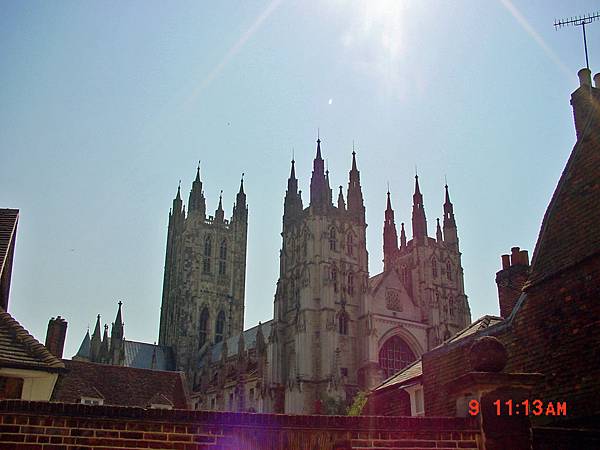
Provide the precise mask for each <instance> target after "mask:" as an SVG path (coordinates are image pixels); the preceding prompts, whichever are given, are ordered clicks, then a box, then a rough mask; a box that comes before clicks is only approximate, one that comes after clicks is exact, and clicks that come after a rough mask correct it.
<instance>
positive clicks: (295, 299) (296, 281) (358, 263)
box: [269, 139, 368, 413]
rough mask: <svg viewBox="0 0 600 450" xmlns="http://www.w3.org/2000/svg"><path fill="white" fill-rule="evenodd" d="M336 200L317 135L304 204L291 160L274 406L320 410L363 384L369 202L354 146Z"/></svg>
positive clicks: (273, 357) (273, 342) (273, 345)
mask: <svg viewBox="0 0 600 450" xmlns="http://www.w3.org/2000/svg"><path fill="white" fill-rule="evenodd" d="M346 199H347V206H346V201H345V199H344V193H343V188H342V186H340V188H339V193H338V196H337V202H336V205H334V203H333V192H332V189H331V187H330V183H329V173H328V171H325V168H324V160H323V158H322V155H321V141H320V139H319V140H317V150H316V156H315V158H314V160H313V171H312V176H311V182H310V204H309V205H308V206H307V207H306V208H304V207H303V204H302V198H301V192H300V191H298V180H297V179H296V171H295V162H294V161H292V168H291V173H290V178H289V179H288V189H287V192H286V195H285V200H284V215H283V231H282V238H283V239H282V248H281V252H280V274H279V280H278V282H277V288H276V293H275V305H274V320H273V325H272V328H271V335H270V338H269V339H270V352H271V354H270V358H269V359H270V361H271V367H270V374H269V378H270V380H269V384H270V386H271V389H272V391H273V392H274V393H275V394H274V395H273V396H272V397H273V404H272V406H271V410H272V411H277V412H286V413H306V412H314V411H315V408H316V406H315V405H317V404H319V403H320V402H323V401H326V400H327V399H333V400H336V399H341V400H345V399H346V392H347V391H352V392H354V391H355V390H356V389H357V383H358V380H357V371H358V367H357V359H356V357H355V355H356V354H357V352H358V345H359V344H358V342H357V333H358V318H359V316H360V314H361V310H362V304H363V303H364V297H365V293H366V285H367V279H368V254H367V249H366V235H365V230H366V226H367V225H366V223H365V209H364V204H363V198H362V190H361V186H360V174H359V171H358V169H357V165H356V154H355V153H354V152H353V153H352V169H351V170H350V173H349V183H348V189H347V191H346Z"/></svg>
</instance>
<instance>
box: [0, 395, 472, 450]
mask: <svg viewBox="0 0 600 450" xmlns="http://www.w3.org/2000/svg"><path fill="white" fill-rule="evenodd" d="M0 442H2V444H1V445H0V447H1V448H2V450H75V449H77V450H87V449H99V448H101V449H109V448H110V449H147V448H153V449H170V450H173V449H177V450H258V449H260V450H296V449H298V450H299V449H307V450H351V449H363V450H366V449H382V448H385V449H388V450H390V449H396V450H401V449H412V450H421V449H427V448H437V449H456V448H462V449H471V450H477V449H478V450H482V448H481V447H480V446H479V445H480V444H479V442H480V432H479V428H478V425H477V421H475V420H472V419H460V418H423V417H418V418H417V417H381V416H379V417H368V416H360V417H345V416H344V417H343V416H291V415H283V414H249V413H218V412H207V411H184V410H156V409H150V410H145V409H141V408H124V407H113V406H88V405H80V404H64V403H45V402H26V401H20V400H5V401H0Z"/></svg>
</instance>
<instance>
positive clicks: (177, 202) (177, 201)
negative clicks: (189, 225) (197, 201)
mask: <svg viewBox="0 0 600 450" xmlns="http://www.w3.org/2000/svg"><path fill="white" fill-rule="evenodd" d="M182 205H183V202H182V201H181V180H179V184H178V185H177V195H175V198H174V199H173V209H172V214H173V215H174V216H175V215H179V214H180V213H181V207H182Z"/></svg>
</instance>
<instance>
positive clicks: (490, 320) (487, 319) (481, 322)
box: [442, 315, 504, 345]
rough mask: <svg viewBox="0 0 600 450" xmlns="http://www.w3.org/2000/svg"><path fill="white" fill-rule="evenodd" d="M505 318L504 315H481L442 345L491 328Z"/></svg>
mask: <svg viewBox="0 0 600 450" xmlns="http://www.w3.org/2000/svg"><path fill="white" fill-rule="evenodd" d="M503 320H504V319H503V318H502V317H498V316H490V315H485V316H483V317H480V318H479V319H477V320H476V321H475V322H473V323H472V324H471V325H469V326H468V327H466V328H463V329H462V330H461V331H459V332H458V333H456V334H455V335H454V336H452V337H451V338H450V339H448V340H447V341H446V342H444V343H443V344H442V345H446V344H449V343H450V342H456V341H460V340H461V339H464V338H466V337H467V336H471V335H472V334H476V333H478V332H479V331H481V330H485V329H486V328H489V327H491V326H492V325H496V324H497V323H500V322H502V321H503Z"/></svg>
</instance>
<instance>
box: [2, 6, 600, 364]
mask: <svg viewBox="0 0 600 450" xmlns="http://www.w3.org/2000/svg"><path fill="white" fill-rule="evenodd" d="M1 8H2V13H1V14H0V68H1V70H0V98H1V99H2V101H1V102H0V207H10V208H19V209H20V210H21V216H20V222H19V230H18V237H17V247H16V257H15V262H14V268H13V282H12V288H11V300H10V308H9V310H10V311H11V313H12V314H13V315H14V316H15V317H16V318H17V319H18V320H19V321H20V322H21V323H22V324H23V325H24V326H25V327H26V328H27V329H29V330H30V331H31V332H32V333H33V334H34V335H35V336H36V337H37V338H38V339H40V340H42V341H43V339H44V336H45V331H46V326H47V322H48V319H49V318H50V317H51V316H56V315H61V316H63V317H66V318H67V320H68V321H69V330H68V333H67V345H66V350H65V355H66V356H67V357H71V356H72V355H73V354H74V353H75V352H76V350H77V348H78V346H79V343H80V342H81V338H82V337H83V335H84V333H85V331H86V328H87V326H88V325H90V326H93V325H94V320H95V316H96V314H98V313H99V314H102V316H103V321H104V322H109V323H110V322H111V321H113V320H114V316H115V313H116V308H117V301H118V300H123V302H124V306H123V308H124V320H125V334H126V338H128V339H132V340H142V341H148V342H153V341H156V340H157V339H158V318H159V309H160V300H161V292H162V276H163V264H164V252H165V242H166V229H167V219H168V211H169V207H170V205H171V200H172V198H173V196H174V195H175V192H176V189H177V183H178V181H179V180H180V179H181V181H182V189H183V192H184V193H185V198H186V199H187V193H188V192H189V188H190V184H191V181H192V179H193V177H194V175H195V167H196V164H197V162H198V160H201V166H202V178H203V181H204V189H205V194H206V197H207V208H208V210H210V211H214V209H216V207H217V203H218V195H219V191H220V190H221V189H222V190H223V199H224V205H225V206H226V214H227V215H230V214H231V207H232V204H233V201H234V198H235V192H236V191H237V189H238V186H239V179H240V174H241V173H242V172H245V174H246V176H245V186H246V193H247V195H248V203H249V232H248V241H249V244H248V261H247V263H248V269H247V281H246V319H245V321H246V326H252V325H253V324H255V323H256V322H257V321H259V320H267V319H268V318H270V317H271V315H272V306H273V304H272V302H273V294H274V289H275V282H276V280H277V275H278V253H279V248H280V239H281V238H280V235H279V233H280V232H281V215H282V211H283V196H284V193H285V187H286V179H287V177H288V174H289V164H290V159H291V156H292V151H294V152H295V158H296V161H297V164H296V170H297V174H298V177H299V179H300V186H301V189H302V190H303V191H304V192H305V193H308V181H309V177H310V170H311V161H312V158H313V157H314V151H315V139H316V133H317V128H319V129H320V135H321V139H322V141H323V144H322V148H323V156H324V157H325V158H326V159H327V164H328V167H329V170H330V176H331V180H332V185H333V186H338V185H344V187H345V186H346V185H347V180H348V179H347V177H348V170H349V169H350V162H351V159H350V158H351V151H352V142H353V141H354V142H355V146H356V151H357V158H358V166H359V169H360V170H361V181H362V186H363V193H364V197H365V202H366V208H367V222H368V224H369V226H368V229H367V245H368V250H369V255H370V261H369V269H370V273H371V275H374V274H376V273H378V272H380V271H381V269H382V263H381V259H382V226H383V211H384V208H385V192H386V190H387V182H389V183H390V190H391V192H392V202H393V206H394V209H395V211H396V220H397V222H398V223H400V222H402V221H404V222H406V223H407V224H409V223H410V214H411V201H412V191H413V183H414V178H413V176H414V171H415V166H418V171H419V175H420V185H421V190H422V192H423V195H424V201H425V211H426V214H427V219H428V224H429V234H430V235H434V233H435V229H434V226H435V218H436V217H440V216H441V212H442V203H443V185H444V176H447V179H448V184H449V186H450V193H451V196H452V200H453V202H454V205H455V213H456V220H457V224H458V232H459V238H460V245H461V251H462V253H463V267H464V277H465V290H466V293H467V295H468V296H469V301H470V305H471V311H472V316H473V319H475V318H477V317H479V316H481V315H483V314H497V313H498V306H497V303H498V302H497V292H496V286H495V282H494V276H495V272H496V271H497V270H499V268H500V255H501V254H502V253H507V252H509V250H510V247H512V246H515V245H517V246H520V247H522V248H525V249H528V250H530V254H531V252H532V251H533V248H534V244H535V241H536V238H537V235H538V232H539V227H540V224H541V220H542V217H543V213H544V211H545V209H546V206H547V204H548V202H549V200H550V196H551V194H552V192H553V190H554V187H555V186H556V183H557V181H558V178H559V176H560V173H561V171H562V168H563V166H564V164H565V162H566V159H567V157H568V155H569V153H570V151H571V148H572V146H573V144H574V142H575V133H574V128H573V120H572V112H571V107H570V105H569V97H570V94H571V92H572V91H574V90H575V89H576V88H577V87H578V82H577V77H576V73H577V70H579V69H580V68H581V67H584V66H585V59H584V54H583V45H582V41H581V29H580V28H564V29H561V30H559V31H556V30H555V29H554V27H553V26H552V24H553V23H554V20H555V18H561V17H570V16H574V15H579V14H583V13H589V12H594V11H596V10H597V9H598V2H594V1H571V2H558V1H554V2H550V1H542V0H537V1H517V0H512V1H509V0H502V1H501V0H499V1H486V2H480V1H467V0H464V1H453V2H441V1H425V0H421V1H393V0H371V1H369V2H366V1H364V2H361V1H344V0H315V1H312V2H304V1H286V0H281V1H278V0H275V1H244V2H239V3H234V2H198V1H190V2H186V1H177V2H168V3H165V2H160V1H129V2H108V1H106V2H79V1H77V2H75V1H73V2H70V1H64V2H41V1H40V2H37V1H29V2H4V3H3V4H2V6H1ZM587 33H588V48H589V55H590V66H591V69H592V72H593V73H596V72H597V71H598V68H600V47H599V45H598V43H599V42H600V22H597V23H594V24H592V25H590V26H589V27H588V28H587ZM307 199H308V197H307V195H306V194H305V195H304V200H305V203H306V201H307ZM408 231H409V236H410V226H408Z"/></svg>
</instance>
